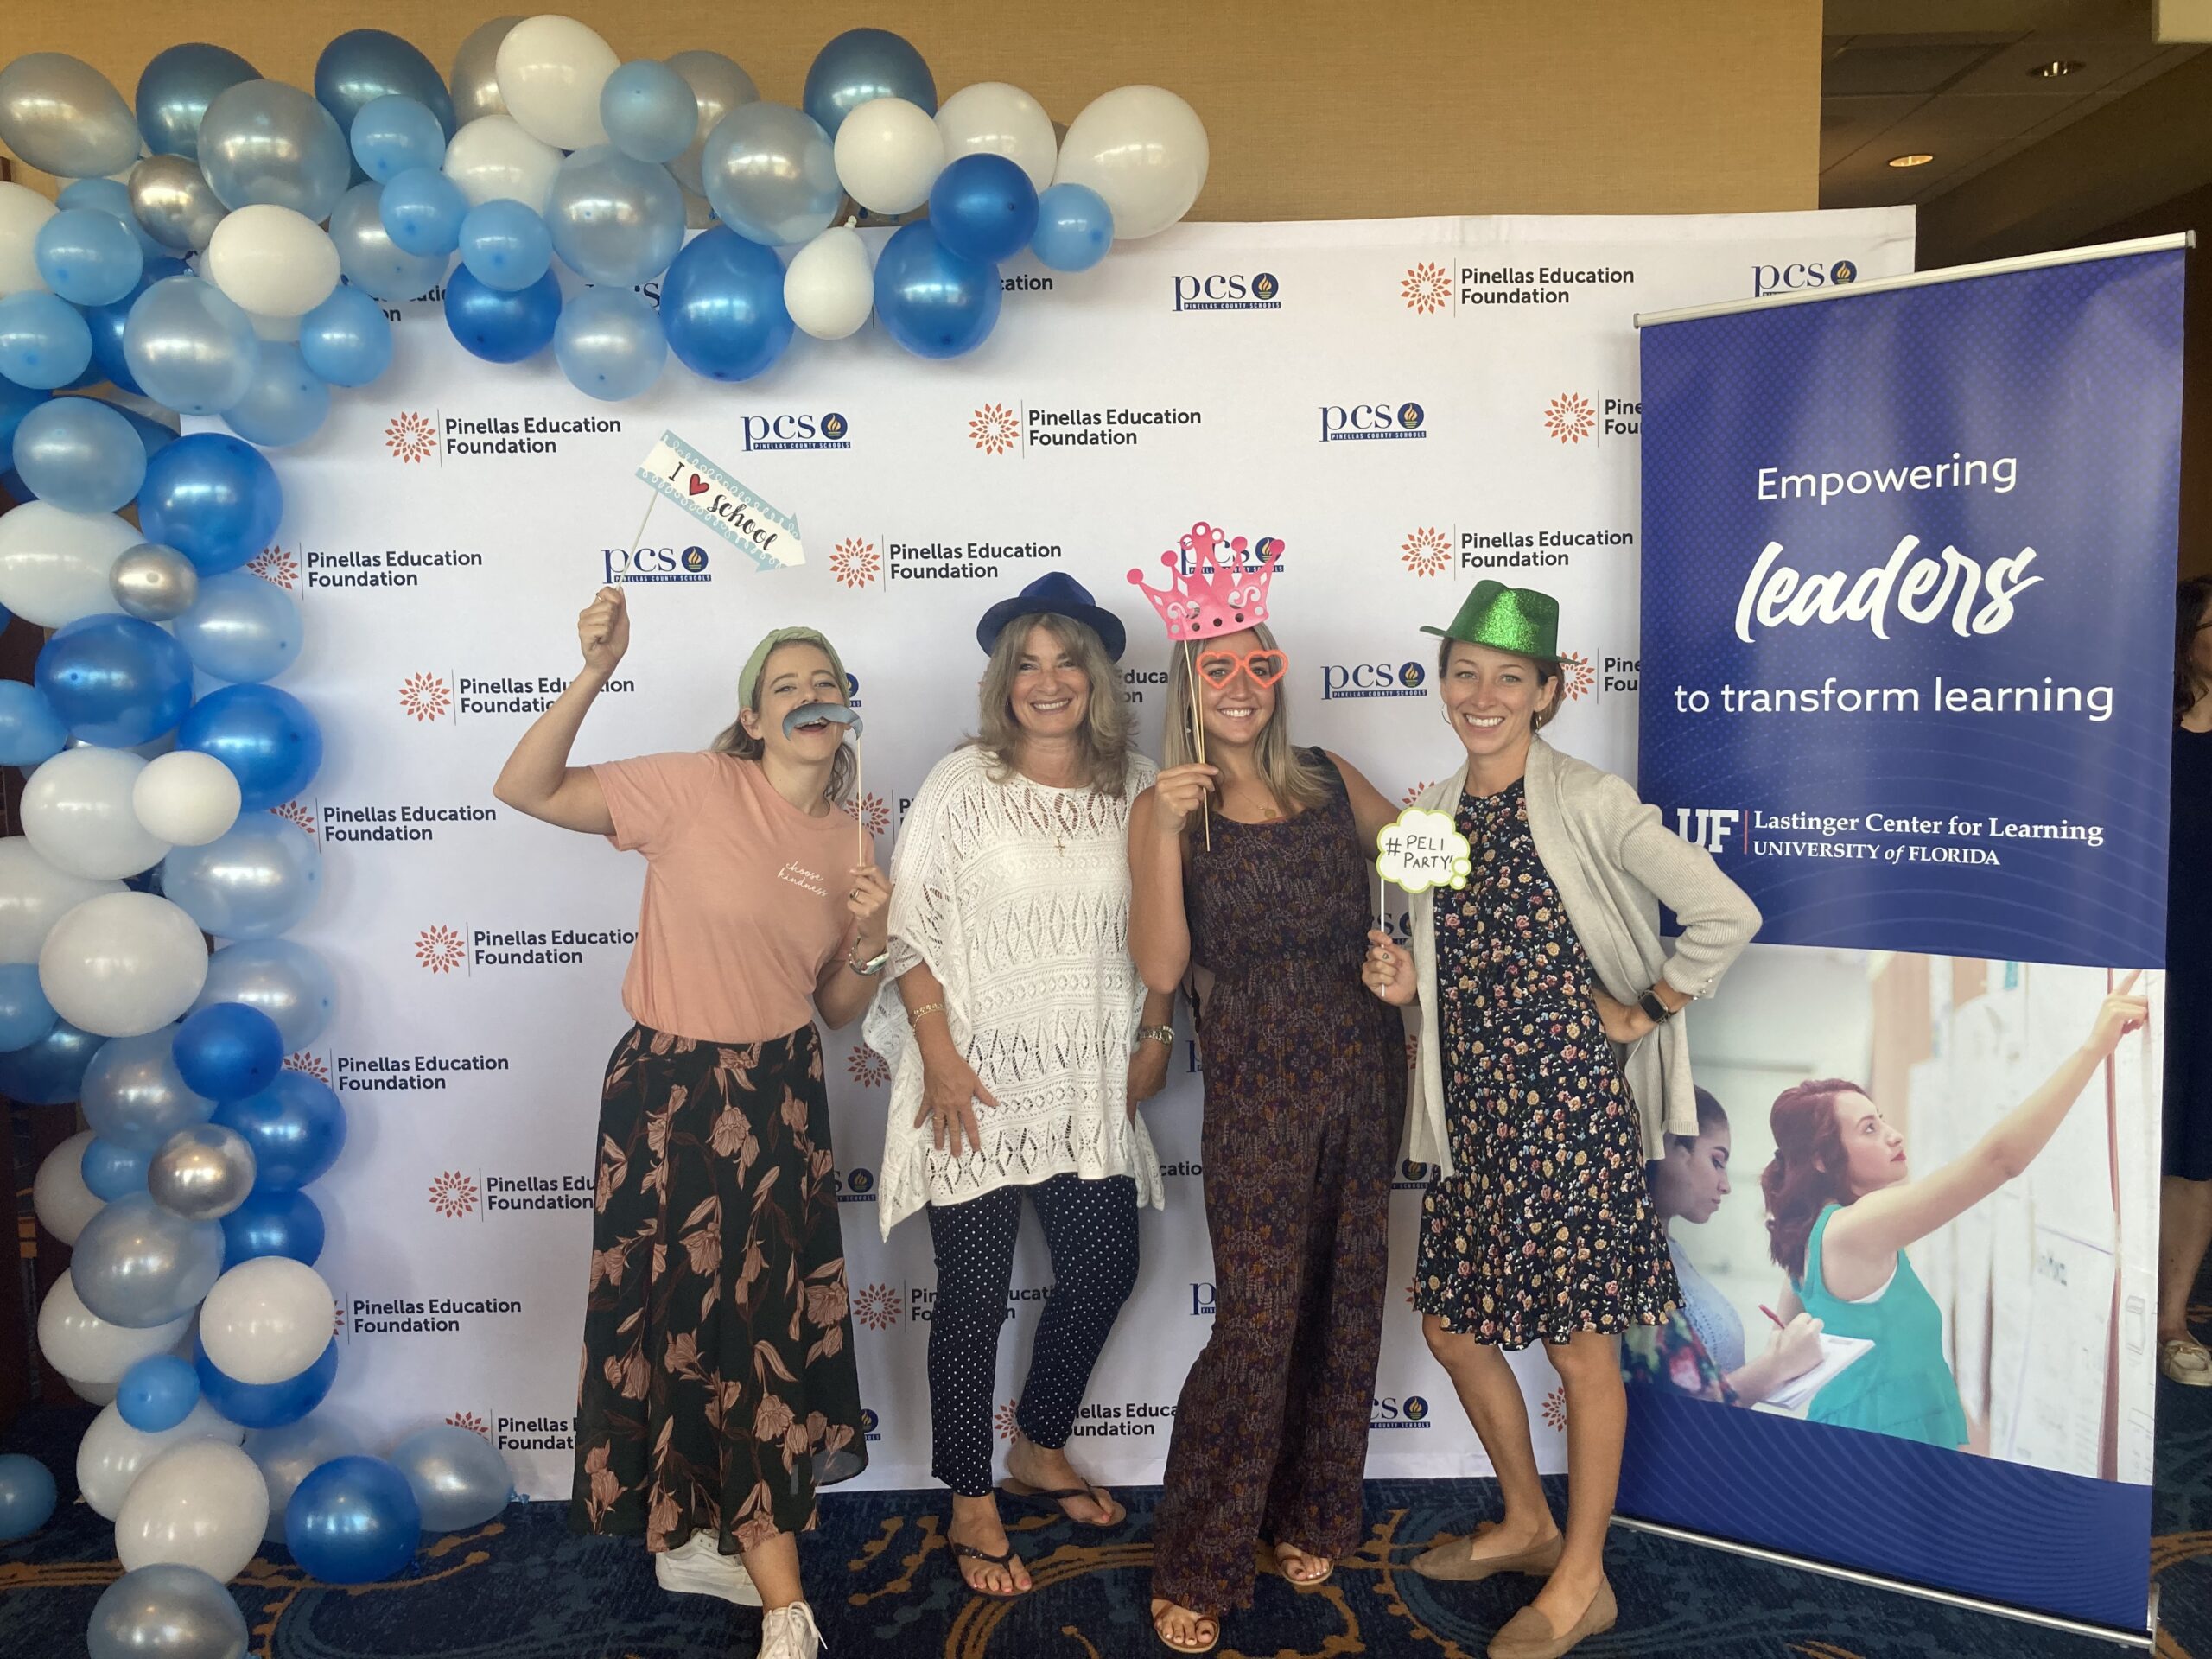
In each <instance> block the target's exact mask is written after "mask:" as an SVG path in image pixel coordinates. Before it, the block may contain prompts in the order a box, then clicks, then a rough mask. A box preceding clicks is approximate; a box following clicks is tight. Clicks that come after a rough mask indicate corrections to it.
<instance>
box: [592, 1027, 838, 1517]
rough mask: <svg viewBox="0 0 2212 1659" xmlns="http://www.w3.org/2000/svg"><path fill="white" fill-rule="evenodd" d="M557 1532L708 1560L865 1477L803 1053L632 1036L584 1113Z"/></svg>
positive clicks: (644, 1032)
mask: <svg viewBox="0 0 2212 1659" xmlns="http://www.w3.org/2000/svg"><path fill="white" fill-rule="evenodd" d="M599 1128H600V1137H599V1167H598V1183H597V1192H596V1200H595V1213H594V1220H593V1224H592V1255H591V1288H590V1293H589V1296H588V1300H587V1301H586V1303H585V1309H584V1345H583V1375H582V1379H581V1381H580V1382H579V1383H578V1386H577V1399H576V1478H575V1495H574V1497H573V1498H572V1499H571V1501H570V1504H569V1523H570V1525H571V1526H572V1527H574V1528H575V1529H576V1530H578V1531H581V1532H606V1533H626V1534H636V1533H642V1534H644V1535H645V1546H646V1548H648V1549H652V1550H665V1549H674V1548H678V1547H679V1546H681V1545H683V1543H685V1542H686V1541H689V1540H690V1537H691V1535H693V1534H694V1533H696V1532H704V1533H708V1534H709V1535H713V1536H715V1538H716V1539H717V1540H718V1541H719V1547H720V1548H721V1551H722V1553H723V1554H731V1553H734V1552H735V1551H737V1550H739V1549H742V1548H749V1547H751V1546H753V1545H756V1544H758V1543H760V1542H761V1541H763V1540H765V1539H766V1538H767V1537H768V1536H770V1535H772V1534H774V1533H779V1532H792V1533H796V1532H803V1531H805V1530H807V1529H810V1528H811V1527H813V1526H814V1525H815V1524H816V1514H815V1503H814V1495H815V1489H816V1488H817V1486H824V1485H829V1484H832V1483H833V1482H836V1481H840V1480H845V1479H849V1478H851V1477H852V1476H854V1475H856V1474H858V1473H859V1472H860V1471H861V1469H862V1468H864V1467H866V1465H867V1463H868V1449H867V1440H866V1438H865V1435H864V1433H863V1431H862V1427H861V1402H860V1379H859V1376H858V1374H857V1372H856V1370H855V1367H854V1363H853V1325H852V1318H851V1313H850V1308H849V1302H848V1299H847V1295H846V1288H845V1251H844V1244H843V1241H842V1237H841V1236H840V1234H839V1232H838V1227H837V1182H836V1165H835V1162H834V1160H833V1158H832V1156H831V1153H830V1147H829V1102H828V1098H827V1096H825V1095H824V1093H823V1086H822V1046H821V1041H820V1039H819V1038H818V1037H817V1035H816V1034H815V1030H814V1027H812V1026H811V1025H807V1026H804V1027H800V1028H799V1029H798V1030H797V1031H795V1032H792V1033H790V1034H789V1035H788V1036H784V1037H779V1038H777V1039H774V1040H773V1041H772V1042H766V1043H702V1042H695V1041H693V1040H691V1039H689V1038H683V1037H672V1036H670V1035H669V1034H668V1033H664V1032H658V1031H652V1030H648V1029H647V1028H646V1027H643V1026H637V1027H632V1029H631V1031H630V1033H628V1035H626V1036H625V1037H624V1038H623V1039H622V1040H621V1041H620V1043H618V1044H617V1045H616V1046H615V1049H614V1053H613V1057H612V1058H610V1059H609V1060H608V1062H607V1085H606V1090H605V1094H604V1096H602V1099H601V1105H600V1118H599Z"/></svg>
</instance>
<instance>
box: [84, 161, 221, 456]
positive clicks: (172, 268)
mask: <svg viewBox="0 0 2212 1659" xmlns="http://www.w3.org/2000/svg"><path fill="white" fill-rule="evenodd" d="M107 182H109V181H107V180H105V179H79V181H78V183H79V184H105V183H107ZM191 274H192V273H191V272H190V271H189V270H187V269H186V268H185V265H184V262H183V261H182V260H181V259H172V258H171V257H169V256H168V253H167V252H166V251H163V252H161V253H157V254H149V256H147V259H146V268H145V270H143V272H142V273H140V275H139V277H138V284H137V287H136V288H133V289H131V290H130V293H128V294H126V295H124V296H123V298H121V299H119V300H118V301H117V302H115V303H114V304H113V305H96V306H93V307H92V308H90V309H88V310H87V311H86V313H85V326H86V327H87V328H89V329H91V330H92V365H93V367H95V368H97V369H99V371H100V372H101V373H103V374H105V376H106V377H107V378H109V379H110V380H111V381H112V382H113V383H114V384H115V385H118V386H120V387H122V388H123V390H124V391H128V392H131V393H134V394H136V395H137V396H138V397H144V396H145V391H144V389H143V387H141V386H140V385H139V384H138V377H137V375H136V374H134V373H132V372H131V369H130V356H129V354H128V352H127V350H126V348H125V346H124V334H125V331H126V330H127V329H128V328H129V327H130V308H131V307H133V306H135V305H137V303H138V296H140V295H142V294H143V293H144V292H145V291H146V290H147V289H149V288H151V287H152V286H153V285H154V284H155V283H162V282H167V281H168V279H169V278H170V277H189V276H190V275H191ZM247 326H248V327H251V326H252V325H251V324H250V323H249V324H248V325H247ZM171 436H175V434H174V433H172V434H171Z"/></svg>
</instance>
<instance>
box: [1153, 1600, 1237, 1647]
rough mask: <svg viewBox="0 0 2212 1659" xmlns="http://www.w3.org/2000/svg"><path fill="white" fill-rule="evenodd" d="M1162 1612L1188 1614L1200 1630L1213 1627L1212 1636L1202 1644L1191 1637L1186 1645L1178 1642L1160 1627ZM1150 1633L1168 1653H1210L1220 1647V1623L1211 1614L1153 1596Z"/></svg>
mask: <svg viewBox="0 0 2212 1659" xmlns="http://www.w3.org/2000/svg"><path fill="white" fill-rule="evenodd" d="M1163 1612H1169V1613H1173V1612H1185V1613H1188V1614H1190V1615H1191V1617H1192V1618H1195V1619H1197V1620H1198V1624H1199V1625H1200V1627H1201V1628H1203V1627H1205V1626H1206V1625H1209V1624H1210V1625H1211V1626H1212V1627H1213V1634H1212V1635H1211V1636H1209V1637H1206V1638H1205V1642H1204V1643H1203V1644H1201V1643H1199V1642H1198V1639H1197V1638H1196V1637H1192V1640H1191V1641H1189V1642H1187V1643H1185V1642H1178V1641H1177V1640H1176V1639H1175V1638H1174V1637H1172V1636H1170V1635H1168V1634H1167V1632H1166V1630H1163V1629H1162V1628H1161V1627H1160V1615H1161V1614H1162V1613H1163ZM1152 1633H1153V1635H1154V1636H1155V1637H1158V1638H1159V1639H1160V1646H1161V1647H1163V1648H1165V1649H1167V1651H1168V1652H1170V1653H1211V1652H1212V1651H1213V1650H1214V1649H1216V1648H1217V1647H1219V1646H1220V1645H1221V1621H1220V1620H1219V1619H1217V1618H1215V1617H1214V1616H1213V1615H1212V1614H1211V1613H1202V1612H1199V1611H1198V1610H1197V1609H1196V1608H1194V1607H1185V1606H1184V1605H1183V1604H1182V1603H1181V1602H1179V1601H1170V1600H1169V1599H1167V1598H1166V1597H1165V1596H1154V1598H1153V1599H1152Z"/></svg>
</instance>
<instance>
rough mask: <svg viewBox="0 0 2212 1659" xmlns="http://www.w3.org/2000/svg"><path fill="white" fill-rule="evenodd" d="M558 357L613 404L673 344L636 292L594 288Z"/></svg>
mask: <svg viewBox="0 0 2212 1659" xmlns="http://www.w3.org/2000/svg"><path fill="white" fill-rule="evenodd" d="M553 356H554V358H555V359H556V361H557V362H559V364H560V365H561V372H562V373H563V374H565V375H567V376H568V377H569V385H572V386H574V387H575V389H576V390H577V391H581V392H582V393H584V394H585V395H586V396H588V397H597V398H599V399H601V401H602V402H607V403H613V402H616V401H619V400H620V399H621V398H625V397H636V396H637V395H638V394H639V392H641V391H645V388H646V387H648V386H650V385H652V383H653V382H654V381H655V380H658V378H660V372H661V369H662V368H663V366H664V365H666V363H667V362H668V339H667V336H665V335H664V334H662V333H661V330H660V317H659V315H658V313H657V312H655V311H654V309H653V308H652V302H649V301H648V300H647V299H646V298H645V296H644V295H642V294H640V293H639V292H638V291H637V290H636V289H631V288H588V289H584V291H583V292H582V293H581V294H579V295H577V296H575V298H574V299H572V300H570V301H569V303H568V304H567V306H566V307H564V308H563V310H562V312H561V321H559V322H558V323H557V324H556V325H555V327H554V329H553ZM264 586H266V584H265V583H264Z"/></svg>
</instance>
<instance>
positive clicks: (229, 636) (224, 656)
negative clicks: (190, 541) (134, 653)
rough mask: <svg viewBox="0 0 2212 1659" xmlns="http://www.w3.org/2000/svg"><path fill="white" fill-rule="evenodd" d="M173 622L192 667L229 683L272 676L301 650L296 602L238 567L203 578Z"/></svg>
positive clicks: (242, 682)
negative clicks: (188, 605) (196, 593)
mask: <svg viewBox="0 0 2212 1659" xmlns="http://www.w3.org/2000/svg"><path fill="white" fill-rule="evenodd" d="M72 626H74V625H72ZM171 626H173V627H174V628H175V631H176V638H177V643H178V644H180V645H182V646H183V647H184V652H185V655H186V656H188V657H189V658H192V665H193V667H194V668H196V669H198V670H199V671H200V672H201V673H202V674H205V675H207V677H209V678H211V679H217V680H226V681H228V682H230V683H232V684H245V683H251V682H254V681H258V680H269V679H274V678H275V677H277V675H279V674H281V673H283V671H285V670H286V669H287V668H289V667H290V666H291V664H292V659H293V658H296V657H297V656H298V655H299V654H300V607H299V603H298V601H296V600H295V599H293V597H292V596H291V595H290V594H288V593H286V592H285V591H284V590H283V588H279V587H278V586H277V584H276V583H274V582H264V581H263V580H262V579H261V578H260V577H259V576H250V575H246V574H245V572H244V571H242V570H226V571H225V572H224V573H223V574H222V575H218V576H208V577H206V578H204V579H203V580H202V581H201V582H200V597H199V598H198V599H196V600H194V601H193V604H192V608H191V609H190V610H188V611H187V612H186V613H184V614H183V615H182V616H181V617H179V618H177V620H175V623H173V624H172V625H171ZM57 637H58V636H57Z"/></svg>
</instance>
